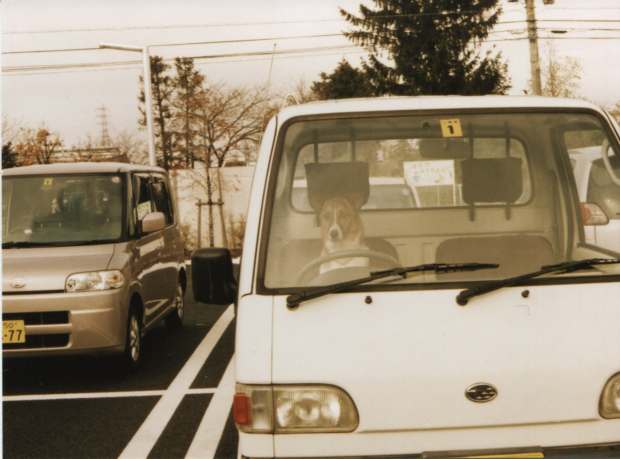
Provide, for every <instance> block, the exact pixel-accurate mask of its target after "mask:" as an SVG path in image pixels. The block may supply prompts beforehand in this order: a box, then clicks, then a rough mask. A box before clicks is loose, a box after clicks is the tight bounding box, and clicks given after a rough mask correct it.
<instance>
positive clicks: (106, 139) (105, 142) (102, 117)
mask: <svg viewBox="0 0 620 459" xmlns="http://www.w3.org/2000/svg"><path fill="white" fill-rule="evenodd" d="M97 112H98V114H97V118H99V125H100V126H101V140H100V141H99V142H100V145H101V146H102V147H109V146H110V134H109V133H108V117H107V114H106V110H105V105H101V107H99V108H98V109H97Z"/></svg>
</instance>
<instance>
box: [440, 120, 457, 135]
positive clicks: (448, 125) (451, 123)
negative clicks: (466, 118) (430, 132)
mask: <svg viewBox="0 0 620 459" xmlns="http://www.w3.org/2000/svg"><path fill="white" fill-rule="evenodd" d="M439 122H440V123H441V135H442V136H444V137H463V130H462V129H461V120H458V119H456V120H440V121H439Z"/></svg>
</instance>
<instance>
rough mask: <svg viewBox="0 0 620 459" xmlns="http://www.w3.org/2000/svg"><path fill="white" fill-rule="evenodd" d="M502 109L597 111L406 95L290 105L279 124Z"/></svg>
mask: <svg viewBox="0 0 620 459" xmlns="http://www.w3.org/2000/svg"><path fill="white" fill-rule="evenodd" d="M477 108H482V109H485V108H489V109H498V108H499V109H502V108H506V109H508V108H516V109H527V108H572V109H574V108H582V109H590V110H595V111H598V112H600V111H601V110H600V109H599V107H597V106H596V105H594V104H591V103H590V102H586V101H583V100H578V99H567V98H560V97H542V96H499V95H488V96H413V97H411V96H409V97H375V98H367V99H338V100H328V101H320V102H310V103H306V104H302V105H290V106H288V107H286V108H284V109H283V110H282V111H281V112H280V113H279V114H278V118H279V123H280V124H281V123H283V122H284V121H286V120H287V119H290V118H294V117H297V116H308V115H310V116H312V115H325V114H338V113H357V112H360V113H361V112H366V113H368V112H385V111H412V110H413V111H415V110H450V109H477Z"/></svg>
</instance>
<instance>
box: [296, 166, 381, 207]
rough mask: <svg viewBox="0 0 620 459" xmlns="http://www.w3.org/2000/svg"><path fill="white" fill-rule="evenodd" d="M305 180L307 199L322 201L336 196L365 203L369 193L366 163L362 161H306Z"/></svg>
mask: <svg viewBox="0 0 620 459" xmlns="http://www.w3.org/2000/svg"><path fill="white" fill-rule="evenodd" d="M305 167H306V180H307V182H308V200H309V201H310V203H312V202H313V201H314V200H319V201H324V200H325V199H328V198H333V197H336V196H340V197H345V198H352V197H355V198H356V201H358V202H360V203H361V204H360V206H362V205H364V204H366V202H367V201H368V196H369V195H370V185H369V179H368V163H365V162H362V161H351V162H337V163H308V164H306V165H305Z"/></svg>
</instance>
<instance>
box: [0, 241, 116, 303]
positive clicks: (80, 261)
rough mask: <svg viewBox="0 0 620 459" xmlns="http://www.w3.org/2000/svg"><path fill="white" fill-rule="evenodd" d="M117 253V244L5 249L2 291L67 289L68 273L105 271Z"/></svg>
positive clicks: (3, 254) (22, 291) (21, 291)
mask: <svg viewBox="0 0 620 459" xmlns="http://www.w3.org/2000/svg"><path fill="white" fill-rule="evenodd" d="M113 253H114V244H102V245H86V246H76V247H33V248H21V249H16V248H14V249H3V250H2V292H3V293H25V292H43V291H45V292H51V291H64V289H65V281H66V280H67V276H69V275H70V274H73V273H79V272H88V271H101V270H105V269H107V268H108V264H109V262H110V259H111V258H112V254H113ZM22 284H23V286H21V287H20V286H19V285H22Z"/></svg>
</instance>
